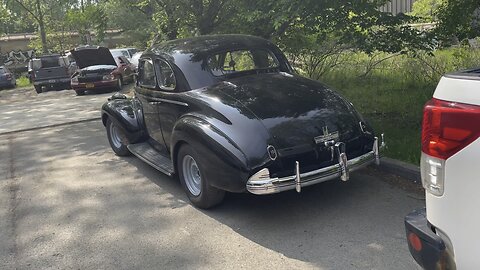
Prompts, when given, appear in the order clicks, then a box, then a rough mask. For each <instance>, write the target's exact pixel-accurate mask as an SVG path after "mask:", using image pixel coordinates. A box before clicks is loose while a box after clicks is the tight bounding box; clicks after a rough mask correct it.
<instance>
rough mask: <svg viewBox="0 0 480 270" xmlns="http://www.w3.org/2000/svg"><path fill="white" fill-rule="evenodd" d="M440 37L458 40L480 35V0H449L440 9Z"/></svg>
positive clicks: (438, 28) (438, 30)
mask: <svg viewBox="0 0 480 270" xmlns="http://www.w3.org/2000/svg"><path fill="white" fill-rule="evenodd" d="M437 17H438V19H439V25H438V27H437V31H436V32H437V34H438V37H439V38H440V39H443V40H449V39H451V38H452V37H453V38H455V39H457V40H460V41H461V40H464V39H466V38H474V37H477V36H479V35H480V1H478V0H448V1H445V2H444V4H443V5H442V6H440V8H439V9H438V12H437Z"/></svg>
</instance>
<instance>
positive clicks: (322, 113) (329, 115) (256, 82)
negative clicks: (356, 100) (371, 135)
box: [222, 73, 361, 149]
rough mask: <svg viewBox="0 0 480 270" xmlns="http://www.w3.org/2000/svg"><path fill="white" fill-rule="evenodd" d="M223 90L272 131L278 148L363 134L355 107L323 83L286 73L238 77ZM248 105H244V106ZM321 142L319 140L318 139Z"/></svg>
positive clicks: (229, 81)
mask: <svg viewBox="0 0 480 270" xmlns="http://www.w3.org/2000/svg"><path fill="white" fill-rule="evenodd" d="M224 83H225V84H227V85H229V86H230V87H224V88H223V90H222V91H223V92H224V93H225V94H226V95H228V96H230V97H232V98H233V99H235V100H236V104H229V105H230V106H236V107H237V109H238V110H239V111H242V110H245V109H244V108H246V109H248V110H249V111H250V112H251V113H252V114H253V115H255V117H256V118H257V119H258V120H260V121H261V123H262V124H263V125H264V126H265V128H266V129H267V130H268V132H269V133H270V135H271V136H272V137H273V139H274V141H275V142H276V145H277V147H279V148H282V149H287V148H290V147H298V146H304V147H305V146H308V145H310V146H314V145H315V139H314V138H315V137H318V136H322V135H327V134H335V133H336V132H338V136H339V140H340V141H343V142H348V141H350V140H352V139H354V138H356V137H358V136H359V135H361V129H360V124H359V122H360V119H359V115H358V113H357V112H356V111H355V110H354V108H353V106H352V105H351V104H350V103H348V102H347V101H345V100H344V99H343V98H342V97H340V96H339V95H338V94H337V93H336V92H335V91H333V90H331V89H328V88H327V87H326V86H324V85H323V84H321V83H319V82H316V81H312V80H308V79H305V78H302V77H298V76H292V75H290V74H285V73H275V74H271V73H270V74H259V75H252V76H244V77H238V78H234V79H229V80H226V81H225V82H224ZM241 107H244V108H241ZM317 143H318V142H317Z"/></svg>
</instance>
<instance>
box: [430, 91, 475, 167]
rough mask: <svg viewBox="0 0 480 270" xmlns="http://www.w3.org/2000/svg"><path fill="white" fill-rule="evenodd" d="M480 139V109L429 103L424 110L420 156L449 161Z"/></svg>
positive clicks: (439, 102)
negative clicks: (425, 155) (421, 153)
mask: <svg viewBox="0 0 480 270" xmlns="http://www.w3.org/2000/svg"><path fill="white" fill-rule="evenodd" d="M479 135H480V106H475V105H468V104H463V103H456V102H448V101H443V100H438V99H432V100H430V101H429V102H427V104H426V105H425V108H424V110H423V125H422V152H423V153H425V154H427V155H429V156H432V157H437V158H440V159H444V160H446V159H448V158H449V157H451V156H453V155H454V154H455V153H457V152H458V151H460V150H462V149H463V148H464V147H465V146H467V145H469V144H470V143H472V142H473V141H475V140H476V139H477V138H478V137H479Z"/></svg>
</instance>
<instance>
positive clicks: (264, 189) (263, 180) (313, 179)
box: [247, 134, 385, 195]
mask: <svg viewBox="0 0 480 270" xmlns="http://www.w3.org/2000/svg"><path fill="white" fill-rule="evenodd" d="M384 147H385V143H384V141H383V134H382V143H381V144H380V145H379V142H378V138H376V137H375V142H374V144H373V149H372V151H370V152H368V153H366V154H363V155H361V156H359V157H356V158H353V159H350V160H347V159H346V155H345V153H340V155H339V163H338V164H335V165H332V166H329V167H325V168H321V169H318V170H314V171H310V172H305V173H300V163H299V162H298V161H297V162H296V166H295V175H290V176H286V177H281V178H278V177H276V178H270V172H269V170H268V169H267V168H265V169H262V170H260V171H258V172H257V173H256V174H254V175H252V176H251V177H250V178H249V179H248V181H247V190H248V191H249V192H250V193H253V194H257V195H265V194H273V193H279V192H282V191H286V190H292V189H296V190H297V192H301V189H302V187H306V186H310V185H314V184H318V183H321V182H325V181H328V180H331V179H334V178H341V179H342V180H343V181H347V180H348V179H349V172H351V171H355V170H357V169H360V168H363V167H365V166H367V165H369V164H371V163H376V164H377V165H378V164H380V149H382V148H384Z"/></svg>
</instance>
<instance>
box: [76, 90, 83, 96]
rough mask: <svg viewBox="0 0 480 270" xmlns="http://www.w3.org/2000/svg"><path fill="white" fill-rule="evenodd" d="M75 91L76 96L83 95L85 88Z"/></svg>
mask: <svg viewBox="0 0 480 270" xmlns="http://www.w3.org/2000/svg"><path fill="white" fill-rule="evenodd" d="M75 93H77V96H83V95H85V90H75Z"/></svg>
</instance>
